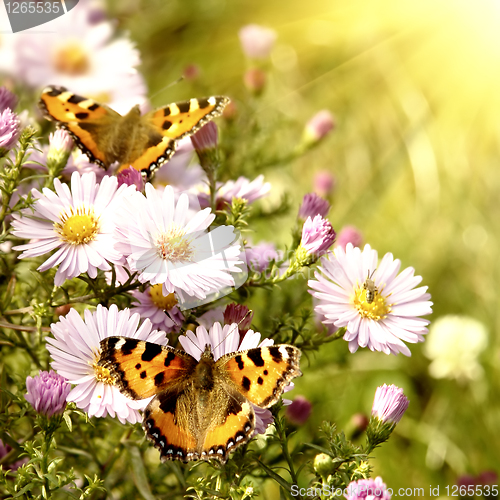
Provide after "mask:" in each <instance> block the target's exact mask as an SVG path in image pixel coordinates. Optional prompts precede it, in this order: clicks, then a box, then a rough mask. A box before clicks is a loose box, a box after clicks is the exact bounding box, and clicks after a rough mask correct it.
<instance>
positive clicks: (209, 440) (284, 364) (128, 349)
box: [99, 337, 302, 463]
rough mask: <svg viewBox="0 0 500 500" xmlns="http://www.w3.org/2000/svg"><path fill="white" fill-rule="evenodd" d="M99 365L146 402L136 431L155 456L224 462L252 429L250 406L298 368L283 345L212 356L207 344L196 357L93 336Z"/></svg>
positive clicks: (270, 400)
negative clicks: (150, 444) (98, 346)
mask: <svg viewBox="0 0 500 500" xmlns="http://www.w3.org/2000/svg"><path fill="white" fill-rule="evenodd" d="M101 349H102V353H101V358H100V361H99V365H100V366H102V367H105V368H107V369H108V370H109V371H110V374H111V375H112V376H113V377H114V378H115V380H116V381H117V385H118V387H119V389H120V391H121V392H123V393H124V394H125V395H126V396H128V397H130V398H132V399H144V398H148V397H151V396H154V398H153V399H152V400H151V402H150V403H149V405H148V406H147V408H146V410H145V411H144V420H143V428H144V430H145V432H146V435H147V437H148V438H149V439H150V440H151V441H152V442H153V443H154V445H155V447H156V448H158V449H159V450H160V456H161V459H162V460H182V461H183V462H188V461H190V460H209V459H212V458H214V459H217V460H219V461H220V462H222V463H224V462H226V460H227V458H228V455H229V453H230V452H231V451H233V450H235V449H236V448H237V447H238V446H240V445H242V444H243V443H246V442H247V441H248V440H249V439H250V438H251V436H252V434H253V432H254V429H255V414H254V410H253V406H252V403H253V404H254V405H257V406H259V407H261V408H268V407H269V406H271V405H273V404H274V403H276V401H278V399H279V397H280V396H281V394H282V393H283V390H284V388H285V387H286V385H288V383H289V382H290V381H291V380H292V379H293V378H294V377H298V376H300V375H302V373H301V372H300V370H299V359H300V351H299V349H297V348H296V347H293V346H291V345H285V344H282V345H275V346H269V347H257V348H255V349H249V350H247V351H241V352H233V353H230V354H226V355H225V356H222V357H221V358H219V359H218V360H217V361H214V357H213V354H212V351H211V348H210V346H209V345H207V346H206V347H205V351H204V352H203V354H202V355H201V359H200V361H197V360H196V359H195V358H194V357H193V356H191V355H190V354H188V353H187V352H184V351H180V350H178V349H174V348H172V347H169V346H161V345H158V344H153V343H150V342H144V341H142V340H137V339H132V338H127V337H108V338H106V339H104V340H102V341H101Z"/></svg>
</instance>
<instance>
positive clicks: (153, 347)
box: [141, 342, 161, 361]
mask: <svg viewBox="0 0 500 500" xmlns="http://www.w3.org/2000/svg"><path fill="white" fill-rule="evenodd" d="M160 353H161V345H159V344H153V343H152V342H146V349H144V352H143V353H142V356H141V359H142V360H143V361H151V360H153V359H154V358H156V356H158V354H160Z"/></svg>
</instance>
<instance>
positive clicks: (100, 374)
mask: <svg viewBox="0 0 500 500" xmlns="http://www.w3.org/2000/svg"><path fill="white" fill-rule="evenodd" d="M92 368H93V369H94V374H95V379H96V380H97V381H98V382H102V383H103V384H107V385H115V384H116V380H115V379H114V378H113V377H112V376H111V373H110V372H109V370H108V369H107V368H104V366H99V365H98V364H97V361H94V362H93V363H92Z"/></svg>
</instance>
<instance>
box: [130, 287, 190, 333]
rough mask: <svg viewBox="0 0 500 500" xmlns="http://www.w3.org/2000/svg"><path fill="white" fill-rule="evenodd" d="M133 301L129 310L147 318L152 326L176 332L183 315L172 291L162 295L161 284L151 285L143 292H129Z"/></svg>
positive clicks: (168, 331) (180, 324) (182, 320)
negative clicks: (133, 303)
mask: <svg viewBox="0 0 500 500" xmlns="http://www.w3.org/2000/svg"><path fill="white" fill-rule="evenodd" d="M131 294H132V296H133V297H134V302H135V303H136V304H137V305H132V306H131V308H130V310H131V311H132V312H134V313H139V314H140V315H141V318H143V319H145V318H148V319H149V321H151V323H152V325H153V328H156V329H158V330H163V331H165V332H167V333H171V332H178V331H179V330H180V328H181V326H182V323H183V322H184V315H183V314H182V312H181V310H180V309H179V308H178V307H177V299H176V298H175V295H174V294H173V293H170V294H168V295H167V296H164V295H163V293H162V285H153V286H150V287H148V288H146V290H145V291H144V292H140V291H139V290H133V291H132V292H131Z"/></svg>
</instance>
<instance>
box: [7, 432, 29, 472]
mask: <svg viewBox="0 0 500 500" xmlns="http://www.w3.org/2000/svg"><path fill="white" fill-rule="evenodd" d="M10 450H12V446H10V445H8V444H4V442H3V441H2V440H1V439H0V458H3V457H5V455H7V453H9V452H10ZM27 461H28V457H24V458H21V459H20V460H16V461H15V462H13V463H4V464H2V467H3V468H4V470H11V471H16V470H17V469H19V467H21V466H22V465H24V464H25V463H26V462H27Z"/></svg>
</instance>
